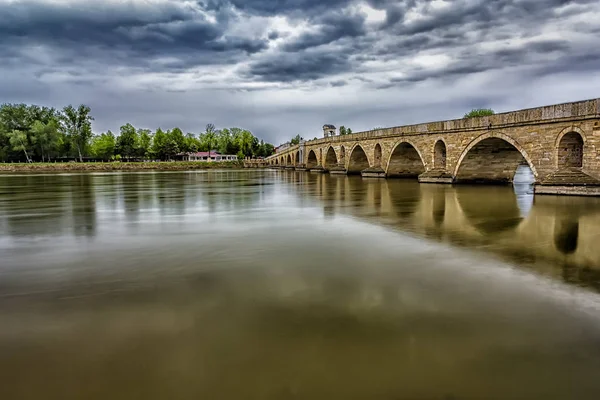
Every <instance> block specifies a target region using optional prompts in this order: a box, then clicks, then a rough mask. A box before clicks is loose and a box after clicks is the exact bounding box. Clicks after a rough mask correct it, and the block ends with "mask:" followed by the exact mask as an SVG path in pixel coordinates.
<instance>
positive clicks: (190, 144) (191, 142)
mask: <svg viewBox="0 0 600 400" xmlns="http://www.w3.org/2000/svg"><path fill="white" fill-rule="evenodd" d="M185 148H186V150H187V151H191V152H193V153H195V152H197V151H198V150H199V149H200V143H199V142H198V139H196V136H194V134H193V133H188V134H187V135H185Z"/></svg>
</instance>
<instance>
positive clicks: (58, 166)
mask: <svg viewBox="0 0 600 400" xmlns="http://www.w3.org/2000/svg"><path fill="white" fill-rule="evenodd" d="M243 167H244V163H243V162H242V161H223V162H220V161H213V162H194V161H173V162H169V161H162V162H90V163H86V162H84V163H79V162H68V163H30V164H27V163H14V164H11V163H2V164H0V173H11V172H71V171H82V172H87V171H89V172H93V171H147V170H154V171H188V170H203V169H237V168H243Z"/></svg>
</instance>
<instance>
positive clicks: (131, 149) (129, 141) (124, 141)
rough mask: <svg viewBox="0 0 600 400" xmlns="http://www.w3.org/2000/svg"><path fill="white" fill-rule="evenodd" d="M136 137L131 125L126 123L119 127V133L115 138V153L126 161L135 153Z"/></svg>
mask: <svg viewBox="0 0 600 400" xmlns="http://www.w3.org/2000/svg"><path fill="white" fill-rule="evenodd" d="M137 147H138V136H137V131H136V129H135V128H134V126H133V125H131V124H129V123H127V124H125V125H123V126H121V133H120V135H119V137H118V138H117V148H116V150H117V153H118V154H120V155H121V157H124V158H126V159H129V158H131V157H132V156H134V155H135V154H136V153H137Z"/></svg>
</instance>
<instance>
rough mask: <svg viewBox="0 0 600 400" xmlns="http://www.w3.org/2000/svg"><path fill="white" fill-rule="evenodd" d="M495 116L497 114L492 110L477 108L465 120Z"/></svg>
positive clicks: (467, 114) (466, 115)
mask: <svg viewBox="0 0 600 400" xmlns="http://www.w3.org/2000/svg"><path fill="white" fill-rule="evenodd" d="M494 114H495V112H494V110H492V109H491V108H475V109H473V110H471V111H469V112H468V113H466V114H465V116H464V117H463V118H473V117H487V116H490V115H494Z"/></svg>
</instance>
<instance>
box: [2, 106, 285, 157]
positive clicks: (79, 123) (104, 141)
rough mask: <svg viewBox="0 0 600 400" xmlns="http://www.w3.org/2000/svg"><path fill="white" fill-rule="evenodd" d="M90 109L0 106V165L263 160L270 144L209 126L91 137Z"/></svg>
mask: <svg viewBox="0 0 600 400" xmlns="http://www.w3.org/2000/svg"><path fill="white" fill-rule="evenodd" d="M93 120H94V118H93V117H92V115H91V109H90V107H88V106H86V105H84V104H82V105H80V106H78V107H77V108H75V107H73V106H72V105H68V106H66V107H64V108H62V109H61V110H57V109H55V108H51V107H44V106H38V105H28V104H3V105H1V106H0V161H22V160H25V161H26V162H32V161H42V162H45V161H53V160H57V159H65V158H68V159H77V160H79V161H83V160H84V158H85V159H89V158H93V159H97V160H104V161H110V160H121V159H127V160H140V159H153V160H156V159H158V160H169V159H172V158H173V157H174V156H175V155H176V154H178V153H182V152H197V151H210V152H217V151H218V152H219V153H221V154H235V155H237V156H238V158H240V159H241V158H244V157H267V156H269V155H271V154H273V152H274V148H273V145H272V144H270V143H265V142H264V141H262V140H259V139H258V138H257V137H255V136H254V135H253V134H252V132H250V131H248V130H246V129H242V128H224V129H217V128H216V127H215V126H214V125H213V124H207V125H206V127H205V130H204V131H203V132H201V133H199V134H194V133H186V134H184V133H183V131H182V130H181V129H179V128H177V127H175V128H172V129H168V130H163V129H161V128H158V129H156V131H154V132H153V131H151V130H150V129H145V128H136V127H134V126H133V125H132V124H130V123H127V124H125V125H123V126H121V127H120V129H119V133H118V134H114V133H113V132H111V131H110V130H109V131H107V132H103V133H100V134H94V133H93V132H92V121H93Z"/></svg>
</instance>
